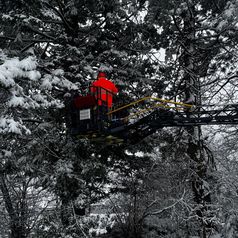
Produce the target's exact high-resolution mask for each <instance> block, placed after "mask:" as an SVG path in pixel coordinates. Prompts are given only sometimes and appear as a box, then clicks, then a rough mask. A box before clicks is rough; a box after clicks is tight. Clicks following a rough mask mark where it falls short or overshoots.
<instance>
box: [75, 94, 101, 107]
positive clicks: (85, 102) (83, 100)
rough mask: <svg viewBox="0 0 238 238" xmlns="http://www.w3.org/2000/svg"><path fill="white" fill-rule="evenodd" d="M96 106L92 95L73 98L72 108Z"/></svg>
mask: <svg viewBox="0 0 238 238" xmlns="http://www.w3.org/2000/svg"><path fill="white" fill-rule="evenodd" d="M96 105H97V102H96V99H95V97H94V96H92V95H87V96H77V97H76V98H74V106H75V107H76V108H77V109H82V108H90V107H94V106H96Z"/></svg>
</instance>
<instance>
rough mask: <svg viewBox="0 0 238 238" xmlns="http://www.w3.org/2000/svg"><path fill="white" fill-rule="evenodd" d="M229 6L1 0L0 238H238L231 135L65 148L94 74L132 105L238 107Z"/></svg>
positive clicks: (218, 130) (211, 129)
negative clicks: (70, 110)
mask: <svg viewBox="0 0 238 238" xmlns="http://www.w3.org/2000/svg"><path fill="white" fill-rule="evenodd" d="M237 28H238V2H237V1H236V0H230V1H227V0H148V1H146V0H104V1H103V0H14V1H12V0H1V1H0V47H1V49H0V99H1V100H0V216H1V224H0V233H1V237H11V238H20V237H21V238H26V237H42V238H43V237H67V238H71V237H95V236H98V237H138V238H139V237H146V238H149V237H164V238H173V237H176V238H179V237H181V238H184V237H188V238H189V237H190V238H191V237H193V238H194V237H202V238H206V237H207V238H208V237H213V238H214V237H216V238H217V237H224V238H231V237H232V238H233V237H238V236H237V234H238V183H237V179H238V175H237V174H238V164H237V158H236V156H237V149H238V148H237V143H236V142H237V130H236V127H235V126H206V127H205V126H203V127H190V128H165V129H161V130H158V131H157V132H156V133H155V134H153V135H152V136H150V137H148V138H146V139H145V140H143V141H141V142H140V143H138V144H136V145H132V146H127V147H126V148H125V147H120V146H111V147H108V146H98V145H95V144H93V143H91V142H90V141H89V140H79V141H74V140H73V139H72V138H71V137H70V136H69V135H68V134H67V129H66V127H65V116H66V115H65V110H64V101H65V98H67V97H68V96H69V94H70V93H72V91H78V92H79V93H84V92H85V90H86V88H87V87H88V85H90V84H91V82H92V81H93V80H95V78H96V75H97V72H98V70H99V69H104V70H105V71H106V72H107V73H108V74H109V75H110V79H111V80H113V81H114V82H115V83H116V84H117V85H119V86H120V91H121V94H120V95H119V97H121V99H123V100H124V101H126V102H130V101H133V100H136V99H139V98H142V97H146V96H151V94H152V93H153V94H154V95H156V96H158V97H162V98H167V99H171V100H174V101H183V102H188V103H192V104H194V105H197V106H199V105H202V104H215V105H217V104H228V103H237V92H236V91H237V82H236V80H237V76H238V74H237V60H238V58H237V55H238V54H237V43H238V33H237V32H238V31H237Z"/></svg>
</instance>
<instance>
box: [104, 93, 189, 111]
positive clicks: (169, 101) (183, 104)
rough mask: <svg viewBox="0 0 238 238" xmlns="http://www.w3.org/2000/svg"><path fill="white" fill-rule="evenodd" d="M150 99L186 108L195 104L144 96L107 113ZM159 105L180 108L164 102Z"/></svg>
mask: <svg viewBox="0 0 238 238" xmlns="http://www.w3.org/2000/svg"><path fill="white" fill-rule="evenodd" d="M149 99H151V100H154V101H160V102H163V103H170V104H174V105H178V106H182V107H185V108H191V107H192V106H193V105H191V104H187V103H182V102H174V101H171V100H167V99H162V98H155V97H144V98H141V99H139V100H137V101H134V102H131V103H129V104H126V105H124V106H122V107H119V108H117V109H114V110H112V111H110V112H108V113H107V114H108V115H111V114H113V113H115V112H118V111H121V110H123V109H125V108H128V107H130V106H133V105H136V104H138V103H140V102H143V101H146V100H149ZM157 105H158V106H161V107H164V108H173V109H176V110H177V109H178V108H176V107H170V106H165V105H163V104H157ZM150 109H151V108H150ZM150 109H148V110H150ZM180 109H181V108H179V109H178V110H180Z"/></svg>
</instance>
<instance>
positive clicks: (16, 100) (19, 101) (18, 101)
mask: <svg viewBox="0 0 238 238" xmlns="http://www.w3.org/2000/svg"><path fill="white" fill-rule="evenodd" d="M24 103H25V102H24V98H23V97H17V96H15V95H13V97H12V98H11V99H10V101H9V102H8V105H9V106H10V107H17V106H24Z"/></svg>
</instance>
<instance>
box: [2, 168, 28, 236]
mask: <svg viewBox="0 0 238 238" xmlns="http://www.w3.org/2000/svg"><path fill="white" fill-rule="evenodd" d="M0 189H1V192H2V195H3V199H4V202H5V206H6V210H7V212H8V215H9V219H10V221H9V229H10V235H9V238H26V237H27V235H26V227H25V226H26V224H25V223H24V221H21V217H19V216H18V214H17V212H16V209H15V208H14V206H13V203H12V199H11V196H10V193H9V189H8V187H7V184H6V180H5V177H4V174H3V173H2V172H1V173H0Z"/></svg>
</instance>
